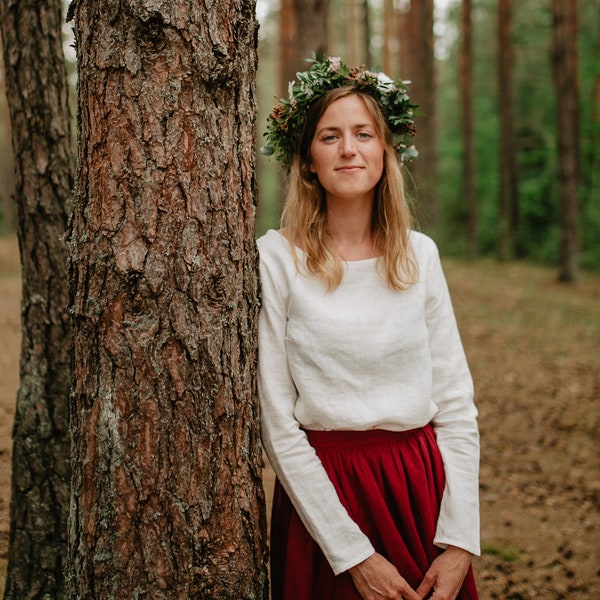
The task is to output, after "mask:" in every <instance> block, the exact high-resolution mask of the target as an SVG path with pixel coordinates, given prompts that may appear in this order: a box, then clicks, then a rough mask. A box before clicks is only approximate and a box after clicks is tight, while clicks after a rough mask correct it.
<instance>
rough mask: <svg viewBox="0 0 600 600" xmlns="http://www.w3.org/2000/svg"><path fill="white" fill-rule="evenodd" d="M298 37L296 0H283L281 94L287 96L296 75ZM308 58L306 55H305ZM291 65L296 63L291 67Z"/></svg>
mask: <svg viewBox="0 0 600 600" xmlns="http://www.w3.org/2000/svg"><path fill="white" fill-rule="evenodd" d="M297 37H298V19H297V18H296V0H281V1H280V3H279V52H278V55H279V96H281V97H282V98H284V97H285V98H286V97H287V87H288V84H289V82H290V81H292V80H293V79H294V77H295V75H296V72H297V71H298V70H302V69H298V68H296V67H297V66H298V56H297V50H296V39H297ZM303 58H306V57H303ZM290 65H295V66H294V67H293V69H290Z"/></svg>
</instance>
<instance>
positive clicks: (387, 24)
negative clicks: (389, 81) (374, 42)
mask: <svg viewBox="0 0 600 600" xmlns="http://www.w3.org/2000/svg"><path fill="white" fill-rule="evenodd" d="M394 13H395V10H394V0H384V2H383V60H382V63H383V71H384V72H385V73H387V74H388V75H390V74H391V77H392V78H393V79H395V78H396V75H394V73H395V71H396V69H395V67H396V65H395V62H396V61H395V54H396V53H395V49H396V44H397V39H398V37H397V32H396V28H395V25H396V19H395V14H394Z"/></svg>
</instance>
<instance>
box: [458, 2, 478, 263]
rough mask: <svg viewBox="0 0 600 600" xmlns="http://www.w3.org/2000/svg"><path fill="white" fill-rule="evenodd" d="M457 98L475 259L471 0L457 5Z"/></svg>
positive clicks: (475, 198) (471, 247)
mask: <svg viewBox="0 0 600 600" xmlns="http://www.w3.org/2000/svg"><path fill="white" fill-rule="evenodd" d="M460 97H461V105H462V115H461V117H462V132H463V148H464V157H463V190H464V192H463V193H464V196H465V203H466V205H467V210H468V213H469V228H468V237H469V255H470V256H471V258H475V257H476V256H477V254H478V252H479V248H478V238H479V206H478V202H477V192H476V186H475V145H474V139H473V35H472V23H471V0H463V2H462V6H461V47H460Z"/></svg>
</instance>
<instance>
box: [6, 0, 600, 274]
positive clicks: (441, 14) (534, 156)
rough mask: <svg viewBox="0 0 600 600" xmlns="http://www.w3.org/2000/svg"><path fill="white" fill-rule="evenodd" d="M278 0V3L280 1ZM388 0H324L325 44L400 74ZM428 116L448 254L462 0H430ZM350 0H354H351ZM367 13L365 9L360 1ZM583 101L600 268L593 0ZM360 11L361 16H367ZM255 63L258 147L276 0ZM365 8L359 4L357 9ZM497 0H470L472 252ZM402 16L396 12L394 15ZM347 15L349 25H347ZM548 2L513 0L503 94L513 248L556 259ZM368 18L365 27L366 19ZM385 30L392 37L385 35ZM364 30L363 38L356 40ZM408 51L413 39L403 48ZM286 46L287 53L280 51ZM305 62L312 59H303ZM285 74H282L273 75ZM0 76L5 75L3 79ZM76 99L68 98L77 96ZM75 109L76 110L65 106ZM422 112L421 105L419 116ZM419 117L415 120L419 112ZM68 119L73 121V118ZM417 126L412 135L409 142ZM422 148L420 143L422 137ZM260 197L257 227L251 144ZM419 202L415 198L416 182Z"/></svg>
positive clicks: (274, 177)
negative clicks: (509, 116)
mask: <svg viewBox="0 0 600 600" xmlns="http://www.w3.org/2000/svg"><path fill="white" fill-rule="evenodd" d="M284 4H285V3H284ZM388 4H391V5H392V10H393V11H394V12H393V14H394V19H397V18H398V15H401V14H402V10H403V5H404V4H406V3H405V2H403V0H395V1H394V2H392V3H388V0H374V1H371V2H369V3H368V4H366V3H365V2H364V0H354V2H348V1H347V0H331V2H330V3H329V9H328V15H327V17H328V21H327V22H328V25H327V39H328V43H329V47H328V49H327V50H328V52H329V53H330V54H331V55H339V56H341V57H342V58H344V59H345V61H346V62H347V63H348V64H366V65H367V66H370V67H371V68H375V69H377V68H381V67H383V66H385V68H386V70H388V71H389V72H388V75H390V76H391V77H393V78H404V77H403V72H402V69H401V65H400V63H401V60H402V52H406V51H407V50H406V49H404V50H401V44H402V41H401V40H400V43H398V32H397V31H396V30H394V28H390V27H389V25H386V24H385V23H386V21H389V19H390V14H389V12H386V11H389V10H390V8H389V6H388ZM434 4H435V25H434V34H435V69H436V87H435V90H434V91H433V94H434V95H435V98H433V102H434V103H435V110H436V113H437V114H436V115H435V127H436V133H435V135H436V140H435V141H436V145H437V157H436V164H435V168H436V170H437V173H433V174H431V176H432V177H433V178H435V181H436V190H435V193H436V204H437V206H438V209H437V213H438V215H437V219H435V223H432V222H429V220H427V219H424V222H423V223H421V225H422V227H423V228H424V229H425V230H427V231H428V232H430V233H432V234H433V235H434V237H435V238H436V240H437V241H438V243H439V244H440V246H441V247H442V251H443V252H444V253H445V254H450V255H463V256H464V255H467V254H468V253H469V232H468V227H469V225H468V223H469V215H468V210H469V207H468V206H467V203H466V200H465V182H464V178H463V173H464V167H463V163H464V157H465V153H464V144H463V138H462V131H461V118H462V113H463V109H464V106H463V104H462V103H461V91H460V87H459V82H460V77H461V73H460V56H459V54H460V50H461V31H460V17H461V14H460V13H461V2H459V1H458V0H437V1H436V2H435V3H434ZM351 5H354V7H353V8H352V10H350V6H351ZM282 6H283V4H282ZM366 6H368V13H365V12H364V11H365V10H367V8H366ZM578 11H579V15H578V18H579V31H578V38H577V51H578V55H579V72H578V76H579V86H580V87H579V102H580V129H579V137H580V149H579V155H580V163H579V164H580V174H579V198H578V202H579V207H578V209H579V211H580V221H579V232H578V237H579V246H580V261H581V266H582V267H583V268H584V269H591V270H597V269H598V268H600V235H598V232H600V201H599V198H600V25H599V23H600V18H599V15H600V0H587V1H586V2H579V3H578ZM367 14H368V17H367V16H366V15H367ZM257 15H258V18H259V21H260V32H259V58H260V60H259V72H258V82H257V93H258V103H259V118H258V124H257V149H258V148H259V147H260V146H261V145H262V133H263V131H264V124H265V119H266V116H267V114H268V112H269V110H270V109H271V107H272V105H273V103H274V100H275V99H276V98H277V97H280V96H282V95H285V94H286V93H287V92H286V89H287V83H286V82H281V81H278V73H279V72H280V70H281V67H280V64H279V63H280V62H281V61H280V59H281V57H282V55H284V54H285V49H283V50H282V48H281V44H282V43H285V42H282V36H281V35H280V33H281V32H280V27H279V24H280V22H281V15H280V3H279V2H278V1H277V0H260V1H259V2H258V3H257ZM363 15H364V16H363ZM497 18H498V14H497V2H496V0H477V1H475V2H472V9H471V20H472V57H473V66H472V71H473V72H472V97H473V114H472V122H473V144H474V157H475V164H474V179H475V197H476V202H477V213H478V214H477V234H476V235H477V254H479V255H483V256H486V255H487V256H489V255H497V254H498V252H499V248H498V244H499V235H500V233H499V224H500V222H501V219H500V215H499V206H500V200H499V190H500V178H501V176H502V174H501V165H500V158H499V157H500V144H501V121H500V112H501V108H502V106H503V104H504V103H506V101H507V97H506V90H503V89H499V85H500V84H499V78H498V76H497V72H498V61H499V54H502V53H503V52H505V49H500V52H499V45H498V39H497V38H498V36H497V31H496V30H497ZM398 22H399V21H398ZM351 27H354V28H355V29H356V31H355V32H354V34H353V33H352V32H351V31H350V28H351ZM552 27H553V22H552V13H551V10H550V3H549V2H547V1H545V0H523V1H521V2H514V3H513V9H512V22H511V43H512V48H511V49H507V50H506V52H508V53H509V55H508V56H507V57H505V58H506V59H507V60H508V61H509V62H510V67H511V70H512V73H511V86H513V90H512V91H511V96H512V95H514V98H513V101H514V123H513V132H511V133H512V134H513V135H512V139H513V140H514V144H515V146H514V148H513V152H514V159H515V161H516V188H515V189H516V194H517V197H516V198H515V199H514V202H515V204H516V206H517V207H518V208H517V210H518V222H517V223H516V229H515V231H514V237H515V242H514V251H513V252H512V253H511V255H512V256H513V257H516V258H521V259H523V258H524V259H531V260H533V261H536V262H538V263H542V264H544V265H556V264H557V263H558V261H559V247H560V227H561V225H560V210H561V206H560V202H561V199H560V194H559V186H558V177H559V174H558V165H559V163H560V159H561V157H560V156H559V155H558V153H559V150H558V139H557V94H556V90H555V87H554V83H553V75H552V64H551V53H552V48H551V44H552ZM365 28H367V29H366V30H365ZM64 33H65V55H66V60H67V66H68V70H69V73H70V74H71V83H72V84H73V86H72V87H73V97H75V89H74V88H75V69H76V67H75V60H76V59H75V52H74V50H73V48H72V47H71V36H72V32H71V27H70V26H69V25H67V24H66V23H65V26H64ZM390 37H391V43H390V39H389V38H390ZM362 40H366V41H364V42H363V41H362ZM408 51H409V52H410V48H409V49H408ZM284 58H285V56H284ZM307 66H308V65H307ZM279 79H281V77H279ZM2 86H3V82H2ZM73 102H75V100H73ZM0 114H1V117H2V118H1V121H0V199H1V203H0V208H1V215H0V226H1V228H2V229H0V231H5V232H6V231H11V230H14V208H13V207H12V206H11V199H10V197H11V189H12V187H13V177H14V171H13V167H12V158H11V146H10V132H9V119H8V110H7V106H6V100H5V98H4V93H3V90H2V89H0ZM73 114H75V110H73ZM423 119H427V115H424V116H423ZM417 127H418V128H419V127H420V123H419V120H417ZM74 129H75V128H74ZM418 145H419V137H418V136H417V146H418ZM421 151H422V149H421ZM257 155H258V157H257V171H258V182H259V198H260V200H259V205H258V221H257V234H259V235H260V234H261V233H263V232H264V231H266V230H267V229H268V228H269V227H274V226H276V225H277V222H278V216H279V207H280V201H281V189H282V186H281V179H280V177H279V168H278V165H277V163H276V161H275V160H274V159H270V158H267V157H264V156H262V155H261V154H260V153H257ZM416 196H417V197H416V198H415V203H416V205H418V204H419V197H418V192H417V194H416Z"/></svg>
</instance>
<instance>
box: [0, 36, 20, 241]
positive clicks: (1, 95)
mask: <svg viewBox="0 0 600 600" xmlns="http://www.w3.org/2000/svg"><path fill="white" fill-rule="evenodd" d="M1 48H2V35H0V73H5V69H4V60H3V59H2V55H3V51H2V50H1ZM5 98H6V78H5V77H0V139H10V113H9V112H8V103H7V102H6V101H5ZM14 172H15V165H14V161H13V155H12V152H10V151H8V152H5V153H4V154H3V155H0V211H1V214H2V226H1V227H0V233H4V234H6V233H15V232H16V231H17V207H16V205H15V202H14V198H13V196H14Z"/></svg>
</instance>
